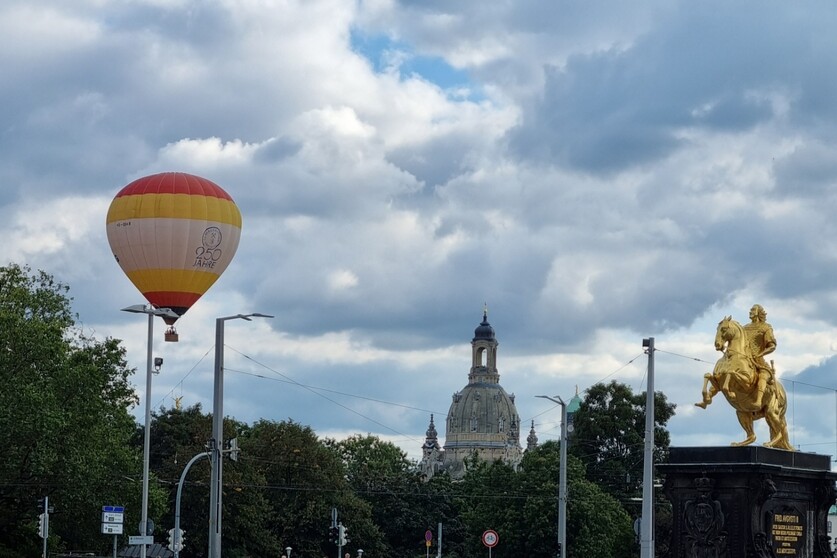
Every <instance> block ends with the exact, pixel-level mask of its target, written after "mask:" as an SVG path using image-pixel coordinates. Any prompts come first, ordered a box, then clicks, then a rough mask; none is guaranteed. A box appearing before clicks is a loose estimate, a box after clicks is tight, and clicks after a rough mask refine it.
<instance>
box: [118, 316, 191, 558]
mask: <svg viewBox="0 0 837 558" xmlns="http://www.w3.org/2000/svg"><path fill="white" fill-rule="evenodd" d="M122 311H123V312H131V313H133V314H148V370H147V373H146V377H145V436H144V439H143V444H142V518H141V519H140V535H142V536H143V537H144V536H145V535H146V534H147V533H146V529H147V527H148V461H149V455H150V453H151V374H152V373H153V371H154V358H153V357H152V353H153V349H154V316H163V317H166V318H173V319H175V320H176V319H177V318H179V316H178V315H177V314H175V313H174V312H173V311H172V310H171V309H170V308H154V307H153V306H151V305H145V304H134V305H133V306H128V307H127V308H123V309H122ZM162 364H163V362H162V359H160V366H162ZM159 369H160V368H159V366H158V367H157V370H158V371H159ZM140 546H141V547H142V549H141V552H142V554H141V556H142V558H145V555H146V546H145V543H143V544H142V545H140Z"/></svg>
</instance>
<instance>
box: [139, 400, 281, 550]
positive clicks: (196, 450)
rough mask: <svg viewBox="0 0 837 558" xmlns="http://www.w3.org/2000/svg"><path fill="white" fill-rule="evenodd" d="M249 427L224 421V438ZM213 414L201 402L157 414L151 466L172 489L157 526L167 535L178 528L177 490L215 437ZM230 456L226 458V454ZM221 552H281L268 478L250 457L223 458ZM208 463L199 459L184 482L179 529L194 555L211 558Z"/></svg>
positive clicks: (228, 420) (152, 437) (155, 414)
mask: <svg viewBox="0 0 837 558" xmlns="http://www.w3.org/2000/svg"><path fill="white" fill-rule="evenodd" d="M248 429H249V427H248V426H247V425H245V424H243V423H240V422H238V421H235V420H233V419H229V418H227V419H225V420H224V439H225V440H230V439H232V438H234V437H236V436H239V435H246V432H247V431H248ZM211 432H212V416H211V415H209V414H204V413H203V412H202V410H201V406H200V404H198V405H194V406H192V407H188V408H186V409H183V410H179V409H168V410H166V409H161V410H160V411H159V412H157V413H154V414H153V421H152V426H151V444H152V446H151V462H150V466H151V469H152V470H153V471H154V473H155V474H156V475H157V477H158V478H159V479H160V481H161V482H162V483H163V486H164V487H166V488H167V489H168V505H167V507H166V510H167V511H166V513H165V514H163V515H162V517H161V518H160V521H159V524H160V525H164V526H166V527H165V528H164V529H162V530H163V531H167V530H168V529H169V528H173V527H174V513H175V504H176V500H177V486H178V483H179V482H180V477H181V475H182V473H183V470H184V467H185V466H186V464H187V463H188V462H189V461H190V460H191V459H192V458H193V457H194V456H196V455H199V454H202V453H205V452H206V451H207V449H206V443H207V441H208V440H209V438H211ZM225 455H227V454H225ZM223 472H224V479H223V480H224V492H223V497H222V505H223V530H224V543H223V550H224V555H225V556H230V557H233V558H235V557H237V556H270V555H272V554H275V550H276V549H277V548H279V546H280V544H279V540H278V539H277V537H276V536H275V534H274V533H273V532H272V525H273V519H274V513H273V510H272V509H271V507H270V504H269V503H268V501H267V499H266V497H265V495H264V486H265V480H264V476H263V475H262V474H261V472H260V471H259V470H258V467H257V462H256V461H254V460H252V459H239V461H237V462H235V461H233V460H231V459H229V458H228V457H225V458H224V470H223ZM210 474H211V468H210V461H209V458H208V457H207V458H202V459H199V460H198V461H196V462H195V463H194V464H193V465H192V467H191V468H190V469H189V472H188V474H187V476H186V478H185V480H184V486H183V490H182V493H181V505H180V528H181V529H184V530H186V532H187V533H192V534H193V535H192V536H191V537H189V540H190V542H189V550H188V554H189V555H190V556H206V555H207V550H208V549H207V546H208V544H207V542H208V541H207V539H208V537H206V536H204V535H205V534H206V533H207V523H206V518H207V515H208V510H209V484H210Z"/></svg>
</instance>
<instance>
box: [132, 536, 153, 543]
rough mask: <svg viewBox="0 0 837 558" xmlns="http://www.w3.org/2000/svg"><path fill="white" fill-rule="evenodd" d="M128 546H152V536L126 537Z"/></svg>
mask: <svg viewBox="0 0 837 558" xmlns="http://www.w3.org/2000/svg"><path fill="white" fill-rule="evenodd" d="M128 544H132V545H133V544H154V536H153V535H145V536H144V537H143V536H142V535H131V536H129V537H128Z"/></svg>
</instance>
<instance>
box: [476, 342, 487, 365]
mask: <svg viewBox="0 0 837 558" xmlns="http://www.w3.org/2000/svg"><path fill="white" fill-rule="evenodd" d="M477 363H478V366H488V351H486V350H485V347H480V348H479V349H477Z"/></svg>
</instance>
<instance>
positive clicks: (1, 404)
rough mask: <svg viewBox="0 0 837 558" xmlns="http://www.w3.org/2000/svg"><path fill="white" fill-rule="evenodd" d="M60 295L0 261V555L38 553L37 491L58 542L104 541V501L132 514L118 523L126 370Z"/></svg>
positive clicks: (123, 482)
mask: <svg viewBox="0 0 837 558" xmlns="http://www.w3.org/2000/svg"><path fill="white" fill-rule="evenodd" d="M68 292H69V288H68V287H67V286H65V285H63V284H61V283H59V282H57V281H55V280H54V279H53V278H52V277H51V276H50V275H48V274H47V273H45V272H43V271H40V272H37V273H33V272H32V271H31V270H30V269H29V268H27V267H20V266H17V265H9V266H7V267H0V374H2V378H0V447H3V449H4V455H3V459H0V555H2V554H6V555H9V556H16V555H18V554H17V553H19V555H32V554H36V553H39V546H40V542H41V541H40V539H39V538H38V537H37V535H36V532H35V531H36V525H37V515H38V511H37V502H38V501H39V500H41V499H42V498H43V497H44V496H49V498H50V505H51V506H54V507H55V513H54V514H53V515H51V517H50V533H51V535H54V536H55V537H51V539H52V540H53V541H55V544H56V545H57V546H65V547H68V548H76V549H78V548H84V549H96V548H101V547H103V546H104V547H106V546H107V542H108V541H107V540H106V539H105V538H104V537H102V535H101V532H100V529H101V526H100V523H101V506H102V505H105V504H122V505H125V506H126V507H127V508H129V509H133V510H136V511H135V512H134V513H133V514H131V515H129V518H130V519H128V520H127V521H131V520H134V518H135V520H136V522H138V521H139V513H138V510H139V507H140V506H139V501H140V496H141V490H140V486H141V477H142V475H141V453H138V452H137V451H136V450H135V448H134V447H132V445H131V444H130V440H131V436H132V435H133V432H134V429H135V426H136V423H135V421H134V419H133V417H132V416H131V415H130V414H129V412H128V411H129V409H130V407H131V406H133V405H135V404H136V403H137V398H136V395H135V393H134V391H133V389H132V387H131V385H130V383H129V381H128V377H129V375H130V374H131V372H132V370H130V369H129V368H128V367H127V364H126V362H125V350H124V349H123V348H122V347H121V345H120V344H119V342H118V341H117V340H114V339H106V340H104V341H98V340H95V339H93V338H90V337H88V336H86V335H84V333H83V332H82V331H81V330H80V329H79V328H77V327H76V326H75V321H74V315H73V313H72V311H71V307H70V303H71V299H70V298H69V297H68ZM154 496H155V494H152V497H154ZM152 501H159V500H157V499H154V500H152ZM135 524H136V523H135ZM4 547H5V550H3V548H4ZM12 549H14V551H13V550H12Z"/></svg>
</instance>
